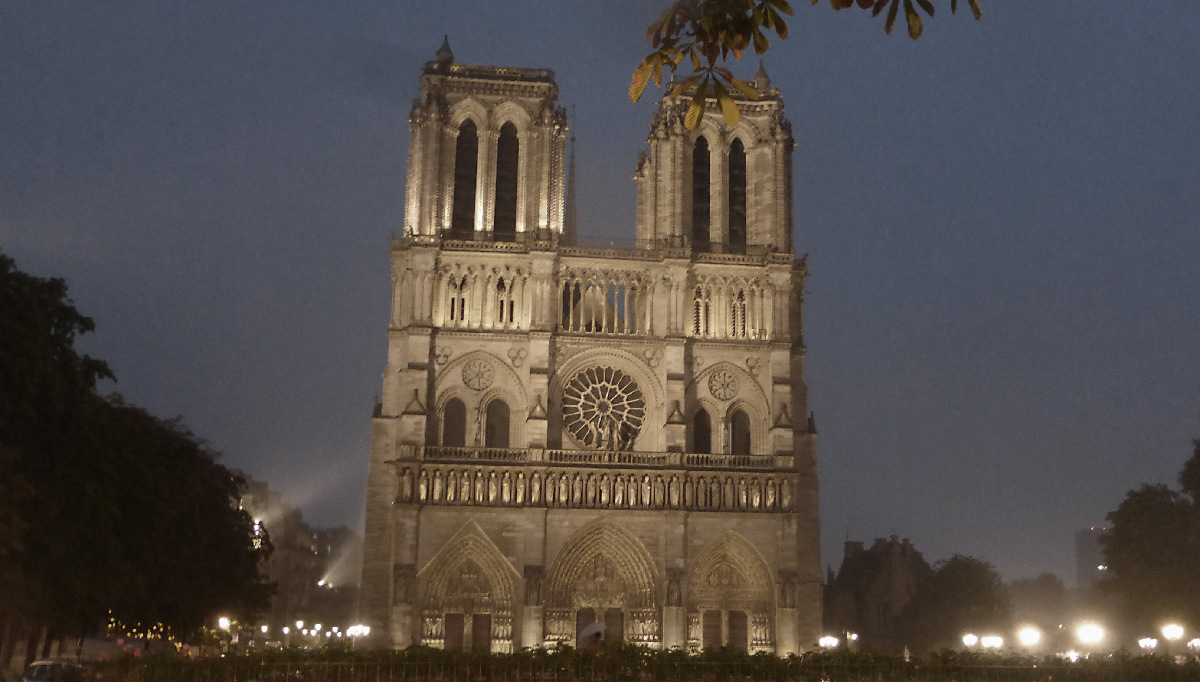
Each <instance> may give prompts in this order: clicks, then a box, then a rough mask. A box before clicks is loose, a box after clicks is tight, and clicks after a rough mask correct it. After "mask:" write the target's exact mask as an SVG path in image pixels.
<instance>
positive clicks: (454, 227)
mask: <svg viewBox="0 0 1200 682" xmlns="http://www.w3.org/2000/svg"><path fill="white" fill-rule="evenodd" d="M478 165H479V134H478V131H476V129H475V122H474V121H472V120H470V119H467V120H466V121H463V123H462V125H461V126H459V127H458V142H457V143H455V146H454V204H453V210H452V213H451V216H450V231H451V232H452V233H453V234H452V236H453V237H455V238H459V239H464V238H465V239H470V238H471V235H472V234H473V233H474V232H475V173H476V170H477V168H478Z"/></svg>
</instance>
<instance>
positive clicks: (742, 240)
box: [729, 140, 746, 253]
mask: <svg viewBox="0 0 1200 682" xmlns="http://www.w3.org/2000/svg"><path fill="white" fill-rule="evenodd" d="M729 250H730V251H732V252H733V253H745V252H746V148H745V147H744V146H743V145H742V141H741V140H734V141H733V144H731V145H729Z"/></svg>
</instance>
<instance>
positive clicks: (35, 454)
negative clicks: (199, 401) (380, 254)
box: [0, 253, 267, 635]
mask: <svg viewBox="0 0 1200 682" xmlns="http://www.w3.org/2000/svg"><path fill="white" fill-rule="evenodd" d="M93 328H94V325H93V322H92V320H91V319H90V318H88V317H85V316H84V315H82V314H80V313H79V311H78V310H76V309H75V307H74V305H73V304H72V303H71V300H70V299H69V298H68V296H67V287H66V284H65V282H63V281H62V280H61V279H43V278H38V277H33V276H30V275H28V274H25V273H22V272H20V271H19V270H17V269H16V266H15V264H14V262H13V261H12V259H11V258H8V257H7V256H5V255H4V254H3V253H0V581H3V582H0V587H3V588H6V589H5V592H4V593H5V599H4V600H3V603H0V617H5V616H7V617H13V616H17V617H20V618H22V619H23V620H24V621H25V622H26V623H28V624H35V625H47V626H50V627H51V628H52V629H53V630H55V631H56V632H58V633H60V634H64V635H65V634H84V633H87V632H89V631H92V630H94V629H96V628H97V627H98V626H99V625H100V624H101V623H102V622H103V621H104V619H105V618H106V617H107V616H108V615H109V612H110V610H111V613H112V616H113V617H114V618H117V619H118V620H120V621H123V622H126V623H130V624H134V623H145V624H150V623H156V622H161V623H164V624H166V625H168V626H170V627H172V628H174V629H175V630H176V631H187V630H190V629H192V628H194V627H196V626H197V625H199V624H200V623H201V622H203V621H204V620H205V619H207V618H209V617H211V616H212V615H214V612H215V611H216V610H218V609H221V610H228V611H229V612H231V613H234V612H237V611H239V610H246V609H252V608H254V607H256V606H259V605H261V604H262V602H263V601H264V600H265V597H266V596H267V591H266V586H265V584H264V583H263V580H262V578H261V570H260V567H261V562H262V561H263V560H264V559H265V555H264V552H262V551H260V550H257V549H255V548H254V547H253V537H252V525H251V522H250V519H249V518H248V517H247V516H246V514H245V512H242V511H241V510H240V509H238V505H237V500H238V483H239V480H238V479H237V478H236V477H235V476H234V475H233V474H232V473H231V472H230V471H229V470H227V469H225V467H223V466H221V465H220V464H218V463H217V462H216V458H215V454H214V453H213V452H211V451H210V450H209V449H207V448H206V447H205V446H204V444H203V443H202V442H201V441H200V440H199V439H197V438H196V437H195V436H194V435H193V434H191V433H190V432H189V431H188V430H187V429H186V428H184V427H183V426H182V425H181V424H180V423H179V422H178V421H164V420H161V419H159V418H157V417H154V416H153V415H150V414H149V413H147V412H145V411H144V410H142V409H140V408H137V407H133V406H129V405H126V404H125V403H124V402H123V401H122V400H121V399H120V397H119V396H113V397H109V398H104V397H101V396H99V395H97V393H96V390H95V389H96V382H97V381H98V380H100V379H102V378H111V377H112V373H111V372H110V371H109V369H108V367H107V365H105V364H104V363H103V362H102V361H100V360H96V359H95V358H91V357H89V356H87V355H81V354H79V353H78V352H77V351H76V349H75V347H74V342H75V339H76V338H77V337H78V336H79V335H81V334H83V333H86V332H90V331H92V329H93Z"/></svg>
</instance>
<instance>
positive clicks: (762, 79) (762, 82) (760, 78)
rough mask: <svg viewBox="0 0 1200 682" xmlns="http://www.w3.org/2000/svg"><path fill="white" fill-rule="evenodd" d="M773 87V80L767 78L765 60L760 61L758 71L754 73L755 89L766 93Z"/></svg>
mask: <svg viewBox="0 0 1200 682" xmlns="http://www.w3.org/2000/svg"><path fill="white" fill-rule="evenodd" d="M770 87H771V78H770V77H769V76H767V67H766V65H765V64H763V60H761V59H760V60H758V71H755V72H754V89H755V90H758V91H759V93H765V92H766V91H767V88H770Z"/></svg>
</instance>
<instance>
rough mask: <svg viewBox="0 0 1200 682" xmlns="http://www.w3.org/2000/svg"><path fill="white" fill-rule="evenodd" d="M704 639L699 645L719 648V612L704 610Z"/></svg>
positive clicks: (706, 647) (707, 647)
mask: <svg viewBox="0 0 1200 682" xmlns="http://www.w3.org/2000/svg"><path fill="white" fill-rule="evenodd" d="M703 631H704V639H703V640H702V642H701V645H702V646H703V647H704V648H705V649H720V648H721V612H720V611H715V610H708V611H705V612H704V621H703Z"/></svg>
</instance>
